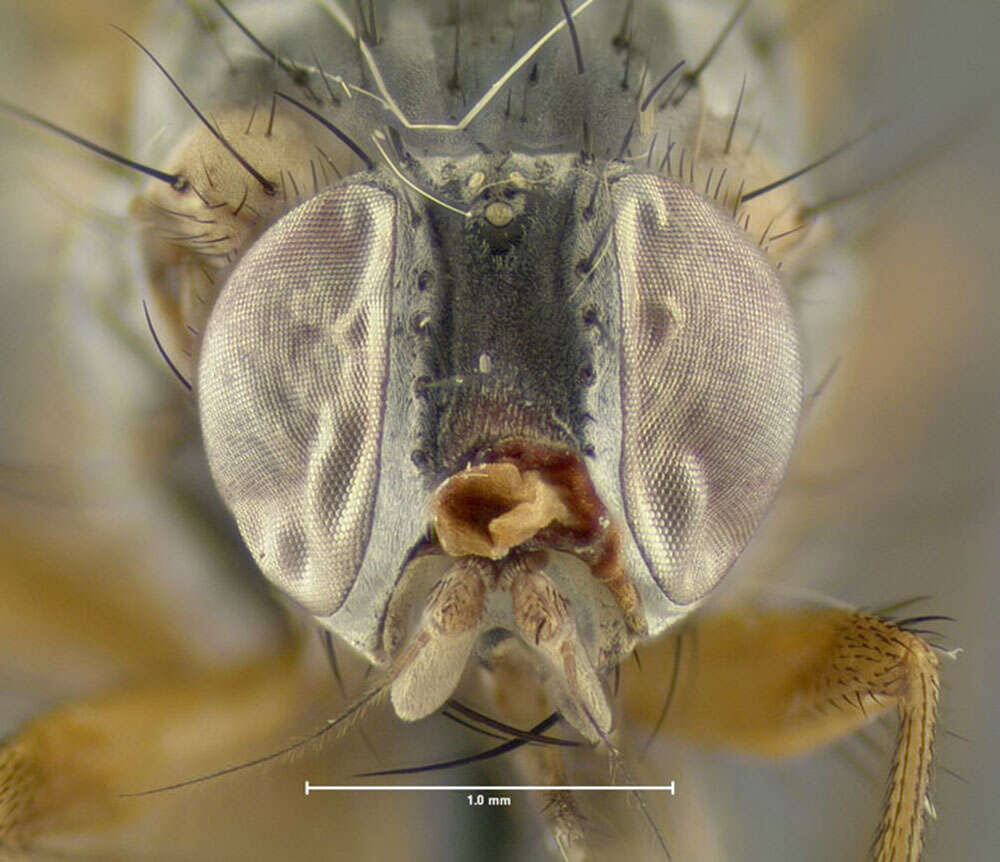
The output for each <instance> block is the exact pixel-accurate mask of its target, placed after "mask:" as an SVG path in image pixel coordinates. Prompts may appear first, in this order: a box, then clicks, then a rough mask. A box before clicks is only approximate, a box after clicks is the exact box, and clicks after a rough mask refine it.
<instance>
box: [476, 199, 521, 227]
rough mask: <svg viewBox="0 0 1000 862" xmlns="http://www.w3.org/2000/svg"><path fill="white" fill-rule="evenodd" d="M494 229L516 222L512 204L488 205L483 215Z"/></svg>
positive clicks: (494, 203)
mask: <svg viewBox="0 0 1000 862" xmlns="http://www.w3.org/2000/svg"><path fill="white" fill-rule="evenodd" d="M483 214H484V215H485V216H486V221H488V222H489V223H490V224H491V225H493V227H506V226H507V225H509V224H510V223H511V222H512V221H513V220H514V210H513V208H512V207H511V205H510V204H506V203H503V202H502V201H493V202H492V203H490V204H488V205H487V207H486V211H485V212H484V213H483Z"/></svg>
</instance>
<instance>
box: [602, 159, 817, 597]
mask: <svg viewBox="0 0 1000 862" xmlns="http://www.w3.org/2000/svg"><path fill="white" fill-rule="evenodd" d="M612 196H613V200H614V207H615V246H616V252H617V258H618V269H619V277H620V285H621V308H622V334H621V350H622V363H621V368H622V383H621V386H622V411H623V414H624V416H623V427H624V431H623V435H622V457H621V483H622V498H623V501H624V504H625V517H626V519H627V521H628V527H629V529H630V530H631V532H632V535H633V536H634V538H635V540H636V544H637V545H638V547H639V550H640V553H641V554H642V556H643V558H644V560H645V563H646V565H647V566H648V568H649V571H650V572H651V573H652V575H653V577H654V578H655V579H656V580H657V582H658V584H659V586H660V588H661V589H662V590H663V591H664V592H665V593H666V594H667V595H668V596H669V598H670V599H672V600H673V601H675V602H678V603H681V604H687V603H688V602H692V601H696V600H697V599H699V598H702V597H704V596H705V595H706V594H707V593H708V592H709V591H710V590H711V589H712V588H713V587H714V586H715V585H716V584H717V583H718V581H719V580H720V578H721V577H722V576H723V575H724V574H725V572H726V570H727V569H728V568H729V567H730V566H731V565H732V563H733V562H734V561H735V559H736V557H737V556H738V555H739V553H740V552H741V551H742V550H743V547H744V546H745V545H746V543H747V542H748V541H749V539H750V536H751V535H752V533H753V531H754V529H755V528H756V526H757V524H758V523H759V521H760V519H761V517H762V516H763V514H764V512H765V510H766V508H767V506H768V504H769V503H770V500H771V498H772V496H773V495H774V493H775V491H776V490H777V487H778V483H779V482H780V480H781V476H782V473H783V472H784V469H785V465H786V462H787V460H788V456H789V452H790V450H791V446H792V442H793V438H794V436H795V429H796V425H797V421H798V413H799V404H800V397H801V395H800V388H801V381H800V370H799V360H798V352H797V349H796V339H795V333H794V330H793V326H792V322H791V317H790V314H789V311H788V308H787V306H786V303H785V299H784V294H783V291H782V286H781V282H780V280H779V278H778V275H777V273H776V272H775V271H774V269H773V267H772V266H771V265H770V263H768V261H767V260H766V258H765V257H764V255H763V254H762V253H760V251H759V250H758V249H757V248H756V246H755V245H754V244H753V242H752V241H751V240H750V239H749V238H748V237H747V236H746V234H745V233H744V232H743V231H742V230H740V228H739V227H738V226H736V225H735V224H734V223H733V222H732V220H731V219H730V218H729V217H728V216H727V215H726V214H724V213H721V212H719V211H718V210H717V209H716V208H715V207H714V206H713V205H712V204H710V203H709V202H708V201H707V200H705V199H703V198H701V197H700V196H699V195H698V194H697V193H695V192H693V191H692V190H690V189H688V188H685V187H684V186H682V185H681V184H679V183H677V182H674V181H673V180H670V179H666V178H664V177H660V176H655V175H651V174H632V175H629V176H626V177H625V178H623V179H621V180H620V181H618V182H616V183H615V184H614V185H613V187H612Z"/></svg>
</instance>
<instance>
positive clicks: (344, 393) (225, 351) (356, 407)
mask: <svg viewBox="0 0 1000 862" xmlns="http://www.w3.org/2000/svg"><path fill="white" fill-rule="evenodd" d="M394 247H395V200H394V198H393V197H392V195H390V194H388V193H387V192H384V191H380V190H378V189H374V188H371V187H367V186H362V185H349V186H345V187H341V188H336V189H333V190H330V191H326V192H323V193H322V194H319V195H317V196H316V197H314V198H312V199H311V200H309V201H307V202H306V203H304V204H302V205H301V206H300V207H298V208H297V209H295V210H293V211H292V212H290V213H289V214H288V215H287V216H285V217H284V218H283V219H282V220H281V221H279V222H278V223H277V224H275V225H274V226H273V227H272V228H271V229H270V230H269V231H268V232H267V233H266V234H265V235H264V236H263V237H262V238H261V239H260V240H259V241H258V242H257V243H256V244H255V245H254V246H253V248H252V249H251V250H250V251H249V252H248V253H247V255H246V256H245V257H244V259H243V260H242V261H240V263H239V264H238V265H237V267H236V268H235V270H234V271H233V273H232V275H231V276H230V277H229V279H228V281H227V283H226V286H225V288H224V289H223V291H222V293H221V295H220V296H219V298H218V300H217V302H216V305H215V307H214V308H213V310H212V315H211V318H210V320H209V324H208V328H207V330H206V334H205V340H204V344H203V347H202V353H201V360H200V365H199V369H198V392H199V402H200V404H199V406H200V412H201V423H202V433H203V435H204V439H205V447H206V450H207V453H208V459H209V463H210V465H211V468H212V474H213V476H214V478H215V482H216V485H217V486H218V488H219V490H220V492H221V494H222V496H223V498H224V499H225V501H226V503H227V504H228V506H229V508H230V510H231V511H232V512H233V514H234V515H235V517H236V522H237V524H238V525H239V529H240V532H241V533H242V535H243V538H244V540H245V541H246V543H247V546H248V547H249V548H250V551H251V553H252V554H253V556H254V558H255V560H256V561H257V563H258V565H259V566H260V568H261V569H262V571H263V572H264V573H265V574H266V575H267V577H268V578H269V579H270V580H271V581H272V582H273V583H275V584H276V585H277V586H278V587H280V588H281V589H283V590H284V591H286V592H287V593H289V594H290V595H292V596H293V597H294V598H295V599H296V600H298V601H299V602H301V603H302V604H303V605H305V606H306V607H307V608H309V609H310V610H311V611H312V612H313V613H315V614H329V613H332V612H333V611H334V610H336V609H337V608H338V607H339V606H340V605H341V604H342V602H343V601H344V599H345V597H346V595H347V593H348V591H349V590H350V588H351V586H352V584H353V583H354V579H355V577H356V573H357V570H358V568H359V566H360V564H361V561H362V559H363V557H364V554H365V550H366V546H367V544H368V540H369V533H370V529H371V521H372V514H373V508H374V504H375V494H376V485H377V477H378V464H377V461H378V453H379V443H380V439H381V432H382V415H383V389H384V385H385V379H386V375H387V373H388V361H389V360H388V348H389V320H390V287H391V284H392V267H393V256H394Z"/></svg>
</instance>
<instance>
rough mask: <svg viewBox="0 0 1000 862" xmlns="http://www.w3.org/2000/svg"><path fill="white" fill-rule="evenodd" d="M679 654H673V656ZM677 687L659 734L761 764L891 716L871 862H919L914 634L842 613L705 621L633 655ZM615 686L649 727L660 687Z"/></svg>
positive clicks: (926, 776) (926, 769) (934, 689)
mask: <svg viewBox="0 0 1000 862" xmlns="http://www.w3.org/2000/svg"><path fill="white" fill-rule="evenodd" d="M678 651H680V652H679V653H678ZM642 660H643V664H644V665H645V666H647V673H648V665H650V664H653V666H654V667H656V669H657V670H656V672H657V673H658V674H659V675H661V676H665V678H666V679H670V677H671V675H672V669H673V668H674V667H675V666H676V668H677V670H678V672H677V678H676V685H675V687H674V692H673V697H672V699H671V701H670V705H669V709H668V711H667V713H666V715H665V716H663V725H662V726H663V729H664V731H665V732H670V733H675V734H679V735H682V736H684V737H685V738H689V739H692V740H694V741H697V742H700V743H704V744H708V745H719V746H727V747H730V748H734V749H738V750H741V751H745V752H749V753H755V754H761V755H765V756H772V757H782V756H790V755H794V754H800V753H803V752H806V751H809V750H812V749H815V748H817V747H819V746H821V745H823V744H825V743H829V742H832V741H834V740H836V739H837V738H839V737H841V736H843V735H844V734H847V733H850V732H852V731H855V730H858V729H860V728H861V727H863V726H864V725H865V724H867V723H868V722H869V721H870V720H872V719H873V718H875V717H876V716H879V715H882V714H884V713H886V712H888V711H889V710H892V709H895V710H896V711H897V712H898V714H899V722H900V724H899V735H898V738H897V742H896V750H895V753H894V755H893V763H892V772H891V776H890V783H889V793H888V796H887V802H886V807H885V811H884V812H883V816H882V822H881V825H880V827H879V831H878V833H877V839H876V842H875V847H874V855H875V858H876V859H877V860H878V862H904V860H906V862H910V860H916V859H918V858H919V856H920V852H921V847H922V835H923V828H924V819H925V814H926V812H927V811H928V810H930V802H929V799H928V789H929V783H930V777H931V761H932V749H933V742H934V725H935V717H936V712H937V702H938V660H937V656H936V655H935V654H934V651H933V649H932V648H931V647H930V646H929V645H928V644H927V643H926V642H925V641H924V640H923V639H922V638H920V637H919V636H918V635H916V634H914V633H913V632H910V631H907V630H906V628H905V627H901V626H899V625H897V624H895V623H893V622H890V621H888V620H884V619H882V618H880V617H878V616H874V615H871V614H866V613H859V612H852V611H846V610H808V611H768V612H753V611H747V610H742V609H741V610H740V611H735V610H730V611H725V612H722V613H718V614H715V615H710V614H706V615H704V616H700V617H698V618H697V619H695V620H693V621H692V622H691V623H690V624H688V625H686V626H685V628H684V629H683V631H682V632H679V633H677V634H675V635H673V636H672V637H670V638H667V639H665V640H663V641H661V642H660V643H658V644H656V645H655V646H654V647H652V648H645V649H643V650H642ZM636 682H637V681H635V680H632V684H626V685H625V687H624V691H625V701H626V708H627V709H628V710H629V712H630V713H631V714H632V715H633V716H635V717H637V718H638V719H639V720H640V721H644V722H645V723H646V724H647V725H648V726H649V727H654V726H656V725H657V723H658V721H659V718H660V715H661V712H662V708H663V698H662V692H663V689H662V687H656V689H655V690H652V687H650V686H649V685H648V683H647V684H645V685H643V684H636Z"/></svg>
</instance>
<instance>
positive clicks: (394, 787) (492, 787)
mask: <svg viewBox="0 0 1000 862" xmlns="http://www.w3.org/2000/svg"><path fill="white" fill-rule="evenodd" d="M314 790H349V791H355V790H362V791H364V790H368V791H372V790H374V791H400V790H452V791H461V790H481V791H487V790H488V791H491V792H496V791H499V790H618V791H622V790H624V791H628V792H633V791H636V790H641V791H658V790H666V791H668V792H669V793H670V795H671V796H673V795H675V792H676V789H675V787H674V782H673V781H671V782H670V784H640V785H627V786H622V785H619V786H611V787H609V786H607V785H604V784H549V785H535V784H501V785H496V784H489V785H487V784H311V783H310V782H308V781H307V782H306V783H305V792H306V796H308V795H309V794H310V793H311V792H312V791H314Z"/></svg>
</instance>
